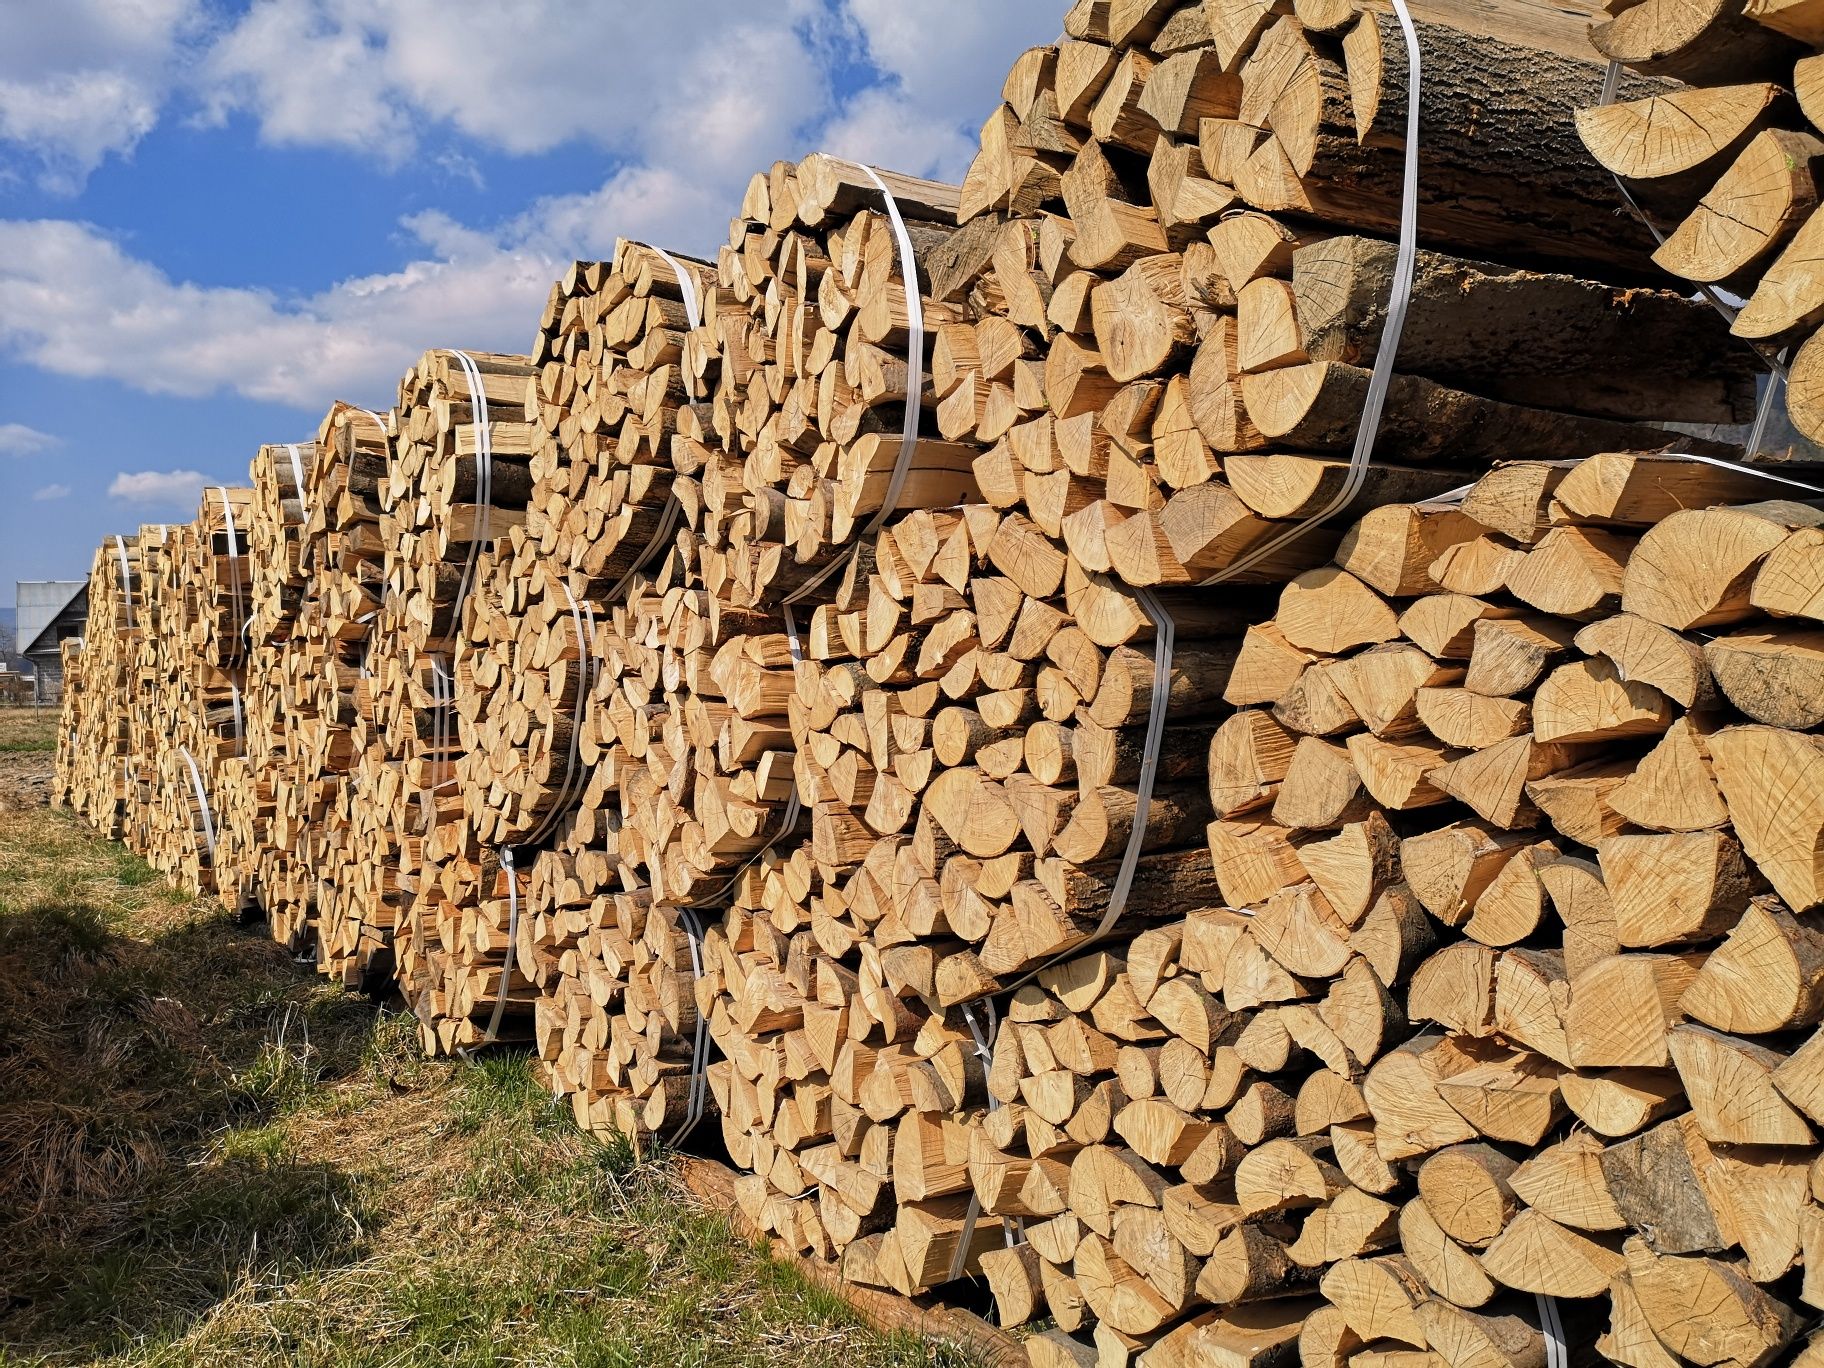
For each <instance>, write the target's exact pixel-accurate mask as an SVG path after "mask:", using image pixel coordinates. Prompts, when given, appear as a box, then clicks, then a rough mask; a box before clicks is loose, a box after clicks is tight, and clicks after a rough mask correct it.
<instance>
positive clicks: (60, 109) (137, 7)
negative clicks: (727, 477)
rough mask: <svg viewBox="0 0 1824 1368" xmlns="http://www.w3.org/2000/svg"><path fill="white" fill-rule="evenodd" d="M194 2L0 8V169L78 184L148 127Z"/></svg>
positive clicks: (181, 48)
mask: <svg viewBox="0 0 1824 1368" xmlns="http://www.w3.org/2000/svg"><path fill="white" fill-rule="evenodd" d="M201 22H202V6H201V3H200V0H57V3H55V4H30V3H22V4H8V5H0V169H7V170H10V171H11V173H12V174H18V172H19V170H21V169H26V168H29V169H30V170H31V171H32V172H33V174H35V176H36V178H37V179H38V181H39V182H40V184H42V185H43V186H45V187H46V188H49V189H52V190H58V191H65V192H68V191H74V190H77V189H80V188H81V186H82V183H83V181H84V180H85V179H86V178H87V177H88V175H89V173H90V172H91V171H93V170H94V169H95V168H96V167H97V166H99V165H101V163H102V161H103V160H104V159H105V158H107V157H108V156H110V155H119V154H125V153H130V152H131V151H132V150H133V148H134V147H135V146H136V145H137V144H138V142H139V140H140V139H141V138H143V137H145V136H146V134H147V133H149V132H151V131H152V129H153V127H154V126H155V125H156V124H157V122H158V119H159V114H160V111H161V109H162V108H163V107H164V105H165V102H166V100H167V98H168V96H169V94H170V92H171V89H172V87H173V85H174V83H175V82H176V81H177V80H178V78H179V73H180V69H181V67H182V64H183V61H184V56H185V52H186V43H187V41H188V40H189V39H191V38H192V37H193V36H194V35H195V34H196V33H197V32H198V30H199V28H200V25H201Z"/></svg>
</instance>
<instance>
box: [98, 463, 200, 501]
mask: <svg viewBox="0 0 1824 1368" xmlns="http://www.w3.org/2000/svg"><path fill="white" fill-rule="evenodd" d="M209 483H210V481H209V477H208V476H207V475H204V474H202V473H201V472H200V471H195V470H135V471H126V470H123V471H121V472H120V474H118V475H116V476H115V477H114V483H113V484H111V485H109V486H108V494H109V496H110V497H112V498H116V499H124V500H126V501H127V502H128V503H135V504H170V505H188V504H194V503H196V502H197V501H198V500H199V499H201V498H202V494H203V489H204V487H205V486H207V485H208V484H209Z"/></svg>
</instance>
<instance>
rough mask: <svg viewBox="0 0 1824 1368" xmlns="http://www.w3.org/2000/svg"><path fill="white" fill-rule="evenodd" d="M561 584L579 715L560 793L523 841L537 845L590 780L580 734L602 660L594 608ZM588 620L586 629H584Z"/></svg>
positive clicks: (572, 728)
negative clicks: (573, 648) (572, 636)
mask: <svg viewBox="0 0 1824 1368" xmlns="http://www.w3.org/2000/svg"><path fill="white" fill-rule="evenodd" d="M557 582H558V584H559V586H560V587H561V588H562V589H563V591H564V598H565V599H566V600H567V601H568V603H569V605H570V622H571V625H572V626H574V627H575V629H576V645H577V669H578V676H577V694H576V717H575V718H574V719H573V720H572V722H571V725H570V748H569V751H568V753H567V754H566V755H565V757H564V782H563V783H562V784H560V785H559V786H558V790H557V796H556V798H555V799H553V800H552V804H551V807H550V809H549V810H548V811H547V812H546V813H545V817H544V820H543V821H542V822H540V823H539V824H538V827H537V829H536V830H534V831H533V833H532V834H531V835H530V836H528V837H526V839H525V840H524V841H523V842H522V844H524V845H537V844H538V843H539V842H540V841H542V840H544V839H545V838H546V837H547V836H549V835H550V834H551V832H552V830H553V829H554V828H555V827H556V826H557V824H558V823H559V822H561V821H562V820H563V819H564V818H565V816H567V815H568V814H569V812H570V809H571V806H572V805H573V804H574V803H575V802H576V800H577V799H579V798H581V797H582V796H583V789H584V787H585V785H586V784H587V782H588V780H587V776H586V773H585V771H584V769H583V767H582V765H581V763H580V760H581V756H580V754H579V750H580V747H581V736H582V730H583V710H584V709H585V708H587V707H588V706H589V696H590V694H592V693H593V692H594V691H595V673H596V670H597V669H598V668H599V666H600V662H599V660H598V659H597V657H596V653H595V609H594V607H593V606H592V607H589V608H584V607H583V606H582V605H581V604H579V603H578V602H577V601H576V595H575V594H573V593H571V592H570V582H569V581H568V580H567V579H562V578H560V579H559V580H558V581H557ZM585 624H586V627H587V630H586V631H585Z"/></svg>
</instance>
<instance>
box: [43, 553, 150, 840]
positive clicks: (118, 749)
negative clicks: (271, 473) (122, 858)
mask: <svg viewBox="0 0 1824 1368" xmlns="http://www.w3.org/2000/svg"><path fill="white" fill-rule="evenodd" d="M88 593H89V617H88V623H87V625H86V628H85V630H84V634H83V640H82V645H81V647H80V649H79V650H78V651H76V652H75V654H74V657H73V658H71V659H67V660H66V661H65V670H64V703H63V711H64V718H63V724H62V726H61V728H60V729H59V733H58V746H57V765H56V771H55V777H54V780H53V782H54V784H55V786H56V791H57V793H58V794H59V796H60V797H61V799H62V801H64V802H65V803H67V804H68V805H69V806H70V807H71V808H72V809H73V810H74V811H75V812H76V813H77V815H78V816H80V817H81V818H82V819H83V820H84V821H86V822H88V824H89V825H90V826H92V827H94V828H95V829H96V830H97V831H99V832H100V833H101V834H102V835H103V836H106V837H107V838H108V839H110V840H120V839H122V837H123V836H124V835H125V824H126V820H127V808H128V803H129V800H130V797H131V793H130V790H131V787H132V785H133V783H134V780H133V750H134V738H133V709H132V706H131V700H132V698H133V697H134V693H135V672H136V670H137V665H138V659H139V639H140V635H141V633H142V632H143V631H144V623H143V618H144V616H145V580H144V575H143V568H142V563H141V556H140V541H139V538H138V537H137V536H122V537H110V538H108V539H107V540H106V541H104V542H103V543H102V544H101V546H100V547H98V548H97V549H96V552H95V557H94V563H93V565H92V567H91V568H90V571H89V591H88Z"/></svg>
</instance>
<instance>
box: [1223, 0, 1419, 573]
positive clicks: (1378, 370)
mask: <svg viewBox="0 0 1824 1368" xmlns="http://www.w3.org/2000/svg"><path fill="white" fill-rule="evenodd" d="M1393 12H1394V16H1395V17H1396V18H1397V19H1398V20H1399V22H1400V31H1401V33H1403V34H1404V35H1405V39H1406V65H1407V69H1408V72H1409V79H1408V81H1407V85H1406V91H1407V94H1406V158H1405V166H1404V168H1403V171H1402V176H1401V183H1400V242H1399V250H1398V253H1397V254H1396V256H1395V258H1394V269H1393V288H1392V291H1391V293H1390V295H1389V297H1388V300H1387V316H1386V318H1385V319H1383V320H1382V323H1381V346H1380V351H1379V352H1378V353H1377V354H1376V355H1375V358H1374V368H1373V370H1372V371H1371V372H1370V373H1369V378H1368V395H1367V398H1366V399H1365V400H1364V402H1363V404H1362V417H1361V421H1360V423H1358V424H1357V425H1356V430H1355V446H1354V448H1353V449H1352V450H1351V451H1350V453H1349V471H1348V474H1347V475H1346V476H1345V477H1344V479H1343V483H1342V484H1341V485H1340V486H1339V487H1338V488H1337V491H1336V493H1335V494H1334V495H1332V496H1331V498H1330V501H1329V502H1328V503H1326V504H1325V505H1324V506H1323V507H1322V508H1320V509H1319V510H1318V511H1317V512H1315V513H1313V514H1311V515H1310V516H1309V517H1307V518H1305V519H1303V520H1302V521H1301V522H1299V523H1298V524H1296V525H1295V526H1293V527H1290V528H1288V529H1287V530H1286V531H1284V532H1282V533H1280V534H1279V535H1278V536H1276V537H1273V538H1272V539H1270V540H1268V541H1266V542H1263V543H1262V544H1261V545H1259V546H1257V547H1255V548H1254V550H1252V551H1250V552H1248V553H1246V554H1245V555H1242V556H1241V557H1239V558H1238V559H1237V560H1236V561H1235V562H1234V563H1233V564H1232V565H1228V566H1225V567H1224V568H1223V569H1221V570H1219V571H1217V572H1216V573H1215V574H1214V575H1211V576H1210V577H1209V578H1208V579H1206V580H1204V581H1203V583H1204V584H1205V585H1211V584H1221V583H1223V582H1224V581H1225V580H1230V579H1233V578H1235V577H1236V576H1237V575H1240V574H1243V573H1244V572H1246V571H1248V570H1250V569H1252V568H1253V567H1254V566H1256V565H1258V564H1260V563H1261V562H1262V561H1264V560H1265V559H1267V557H1269V556H1271V555H1273V554H1274V552H1276V551H1278V550H1279V549H1280V548H1281V547H1284V546H1287V545H1290V544H1291V543H1292V542H1295V541H1297V540H1298V539H1299V538H1300V537H1302V536H1304V535H1305V533H1307V532H1309V531H1310V530H1311V529H1312V528H1314V527H1316V526H1318V525H1319V524H1320V523H1323V522H1324V521H1326V520H1327V519H1329V518H1332V517H1334V516H1335V515H1336V514H1338V513H1340V512H1342V511H1343V510H1344V509H1345V508H1347V507H1348V506H1349V505H1350V504H1351V503H1352V502H1354V500H1355V496H1356V495H1357V494H1359V493H1361V489H1362V484H1363V482H1364V481H1365V480H1367V478H1368V469H1369V467H1370V466H1372V465H1373V464H1374V442H1375V437H1376V435H1377V434H1378V433H1379V431H1380V426H1381V413H1382V410H1383V409H1385V408H1386V405H1387V390H1388V387H1389V386H1390V385H1391V384H1392V383H1393V368H1394V363H1395V361H1396V360H1397V359H1398V356H1399V351H1400V335H1401V333H1402V332H1403V331H1404V330H1405V327H1406V310H1407V308H1408V306H1409V305H1410V304H1411V303H1412V280H1413V274H1414V272H1415V270H1416V268H1417V265H1418V254H1419V110H1420V106H1421V104H1422V103H1423V101H1422V99H1421V92H1422V91H1423V88H1424V73H1423V66H1422V59H1421V57H1420V54H1419V34H1418V30H1417V29H1415V28H1414V27H1413V25H1412V15H1411V14H1410V13H1409V12H1408V11H1407V8H1406V0H1393Z"/></svg>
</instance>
